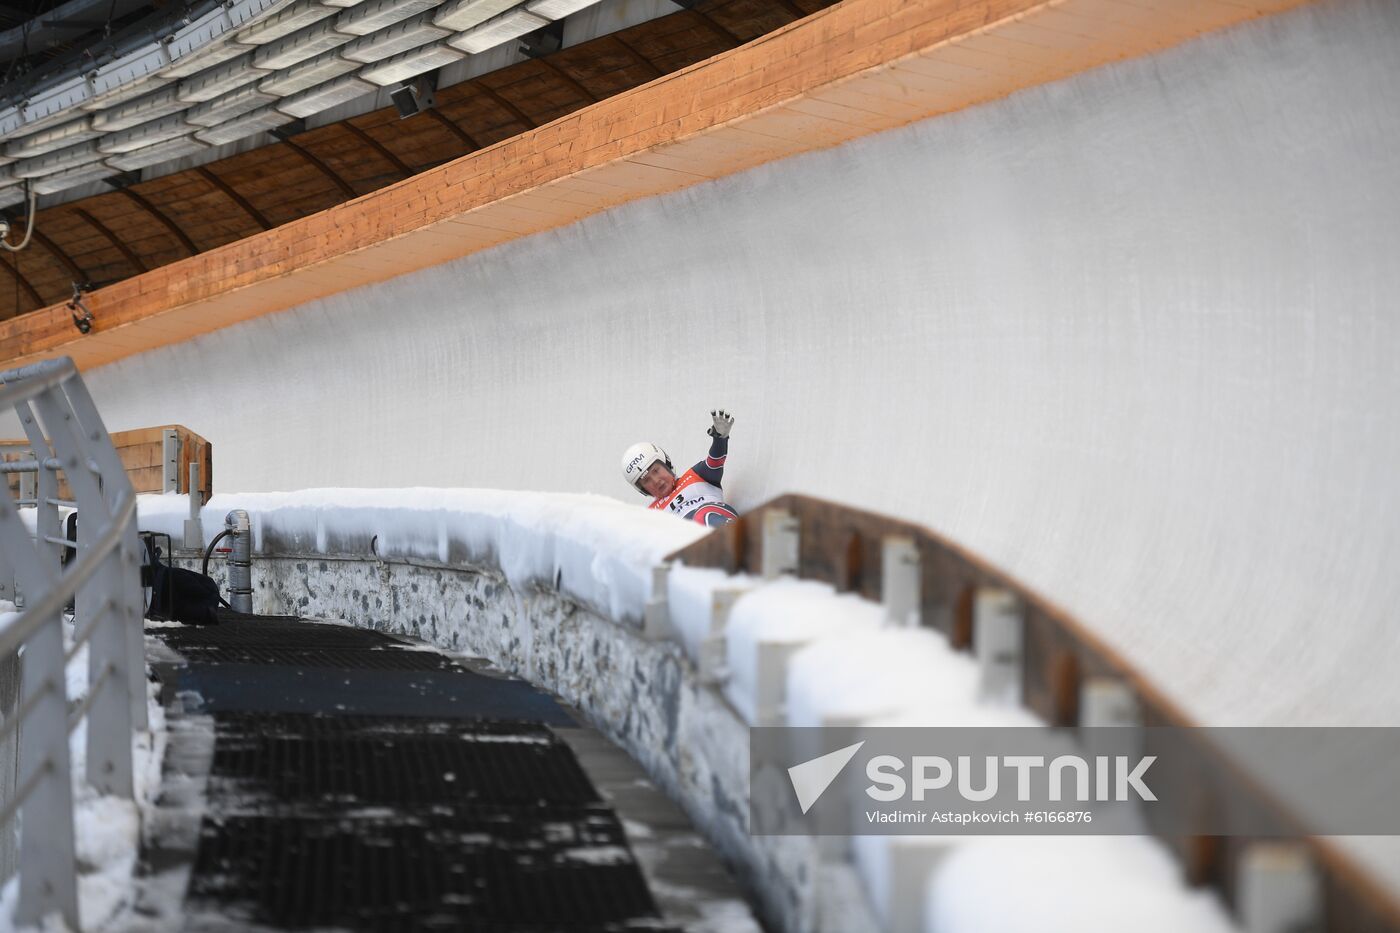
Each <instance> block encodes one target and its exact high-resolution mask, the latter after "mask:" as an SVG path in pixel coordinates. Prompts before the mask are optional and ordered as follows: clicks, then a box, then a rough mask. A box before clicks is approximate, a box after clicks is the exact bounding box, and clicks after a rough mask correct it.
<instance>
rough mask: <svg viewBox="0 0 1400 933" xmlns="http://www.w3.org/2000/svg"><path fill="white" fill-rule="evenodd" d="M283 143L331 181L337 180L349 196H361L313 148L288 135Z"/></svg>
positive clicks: (338, 186) (337, 183)
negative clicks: (291, 138) (295, 140)
mask: <svg viewBox="0 0 1400 933" xmlns="http://www.w3.org/2000/svg"><path fill="white" fill-rule="evenodd" d="M282 144H283V145H284V146H287V147H289V148H290V149H291V150H292V151H293V152H295V153H296V154H297V155H299V156H301V157H302V158H303V159H304V160H306V161H307V162H308V163H310V164H311V165H312V166H313V167H315V169H316V170H317V171H319V172H320V173H321V174H322V175H325V176H326V177H327V178H329V179H330V180H331V181H333V182H335V186H336V187H337V188H339V189H340V190H341V192H342V193H343V194H344V195H345V196H346V197H347V198H355V197H359V195H357V194H356V193H355V189H354V188H351V187H350V185H349V184H348V183H347V182H346V181H345V179H344V178H341V177H340V176H339V175H337V174H336V173H335V171H334V170H333V169H332V168H331V167H330V166H329V165H327V164H326V163H324V162H322V161H321V160H320V159H319V158H317V157H316V155H315V154H314V153H312V152H311V150H309V149H307V148H306V147H305V146H302V145H300V144H299V143H294V142H292V141H291V140H290V139H288V138H286V137H283V138H282Z"/></svg>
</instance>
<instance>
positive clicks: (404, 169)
mask: <svg viewBox="0 0 1400 933" xmlns="http://www.w3.org/2000/svg"><path fill="white" fill-rule="evenodd" d="M428 109H429V110H431V109H433V108H431V107H430V108H428ZM337 125H338V126H341V127H344V128H345V129H346V130H347V131H348V132H349V133H350V135H352V136H354V137H355V138H356V139H358V140H359V141H360V142H362V143H364V144H365V145H366V146H368V147H369V148H371V149H373V150H374V151H375V152H377V153H379V155H380V156H381V157H383V159H384V161H386V162H388V163H389V164H390V165H392V166H393V167H394V168H395V169H397V170H398V171H399V173H400V174H402V175H403V176H404V177H405V178H407V177H408V176H409V175H412V174H413V169H411V168H409V167H408V166H407V165H406V164H405V163H404V161H403V159H400V158H399V157H398V156H396V155H394V154H393V153H392V152H390V151H389V148H388V147H387V146H385V145H384V144H383V143H381V142H380V141H379V140H377V139H375V138H374V137H373V136H371V135H369V134H368V133H366V132H365V131H364V130H362V129H360V128H359V127H358V126H356V125H355V124H353V123H351V122H350V121H349V120H346V121H345V122H344V123H340V124H337ZM284 142H285V140H284Z"/></svg>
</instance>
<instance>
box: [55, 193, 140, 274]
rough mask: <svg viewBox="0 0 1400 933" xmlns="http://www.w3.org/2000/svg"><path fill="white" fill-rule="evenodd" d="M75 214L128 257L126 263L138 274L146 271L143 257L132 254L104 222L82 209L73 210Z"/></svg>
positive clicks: (129, 248)
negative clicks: (134, 268)
mask: <svg viewBox="0 0 1400 933" xmlns="http://www.w3.org/2000/svg"><path fill="white" fill-rule="evenodd" d="M73 213H75V214H77V215H78V216H79V217H81V218H82V219H83V222H84V223H86V224H87V225H88V226H89V227H92V228H93V229H94V230H96V231H97V232H98V233H100V234H102V235H103V236H104V237H106V239H107V242H108V243H111V244H112V245H113V246H115V247H116V248H117V249H118V251H120V252H121V254H122V255H123V256H125V257H126V261H127V262H129V263H131V264H132V265H133V266H135V267H136V271H137V272H138V273H140V272H145V271H146V264H145V263H144V262H142V261H141V257H140V256H137V255H136V254H135V253H134V252H132V251H131V247H129V246H127V245H126V243H125V241H123V240H122V239H121V238H120V237H118V236H117V235H116V234H115V233H113V232H112V231H111V230H109V229H107V225H106V224H104V223H103V222H102V221H100V220H98V219H97V218H96V217H94V216H92V215H91V214H89V213H88V212H87V211H85V210H83V209H82V208H80V207H75V208H73Z"/></svg>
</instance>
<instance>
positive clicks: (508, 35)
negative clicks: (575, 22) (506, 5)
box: [447, 10, 549, 55]
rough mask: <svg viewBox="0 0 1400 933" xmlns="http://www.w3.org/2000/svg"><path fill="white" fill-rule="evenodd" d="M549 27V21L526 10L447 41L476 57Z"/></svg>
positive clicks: (497, 19) (490, 21) (491, 21)
mask: <svg viewBox="0 0 1400 933" xmlns="http://www.w3.org/2000/svg"><path fill="white" fill-rule="evenodd" d="M547 25H549V20H547V19H544V18H542V17H539V16H536V15H535V14H533V13H526V12H525V11H524V10H512V11H511V12H509V13H506V14H505V15H504V16H497V17H496V18H495V19H491V20H487V21H486V22H484V23H482V24H481V25H480V26H477V27H476V28H475V29H469V30H467V31H466V32H464V33H460V34H458V35H455V36H453V37H452V38H451V39H448V40H447V44H448V45H450V46H453V47H454V48H458V49H461V50H462V51H463V52H471V53H472V54H473V55H475V54H476V53H477V52H485V51H486V50H487V49H494V48H495V47H496V46H498V45H503V44H505V43H507V42H509V41H510V40H511V39H518V38H520V37H521V36H523V35H525V33H527V32H534V31H535V30H536V29H539V28H540V27H542V26H547Z"/></svg>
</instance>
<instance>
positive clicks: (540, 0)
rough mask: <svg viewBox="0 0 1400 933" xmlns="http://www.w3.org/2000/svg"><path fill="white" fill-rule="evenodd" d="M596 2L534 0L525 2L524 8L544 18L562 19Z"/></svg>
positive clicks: (589, 0) (584, 0) (597, 0)
mask: <svg viewBox="0 0 1400 933" xmlns="http://www.w3.org/2000/svg"><path fill="white" fill-rule="evenodd" d="M597 2H599V0H534V2H533V3H527V4H525V9H527V10H529V11H530V12H531V13H534V14H535V15H536V16H543V17H544V18H545V19H563V18H564V17H566V16H569V15H571V14H573V13H577V12H578V11H579V10H582V9H584V8H586V7H590V6H593V4H595V3H597Z"/></svg>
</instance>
